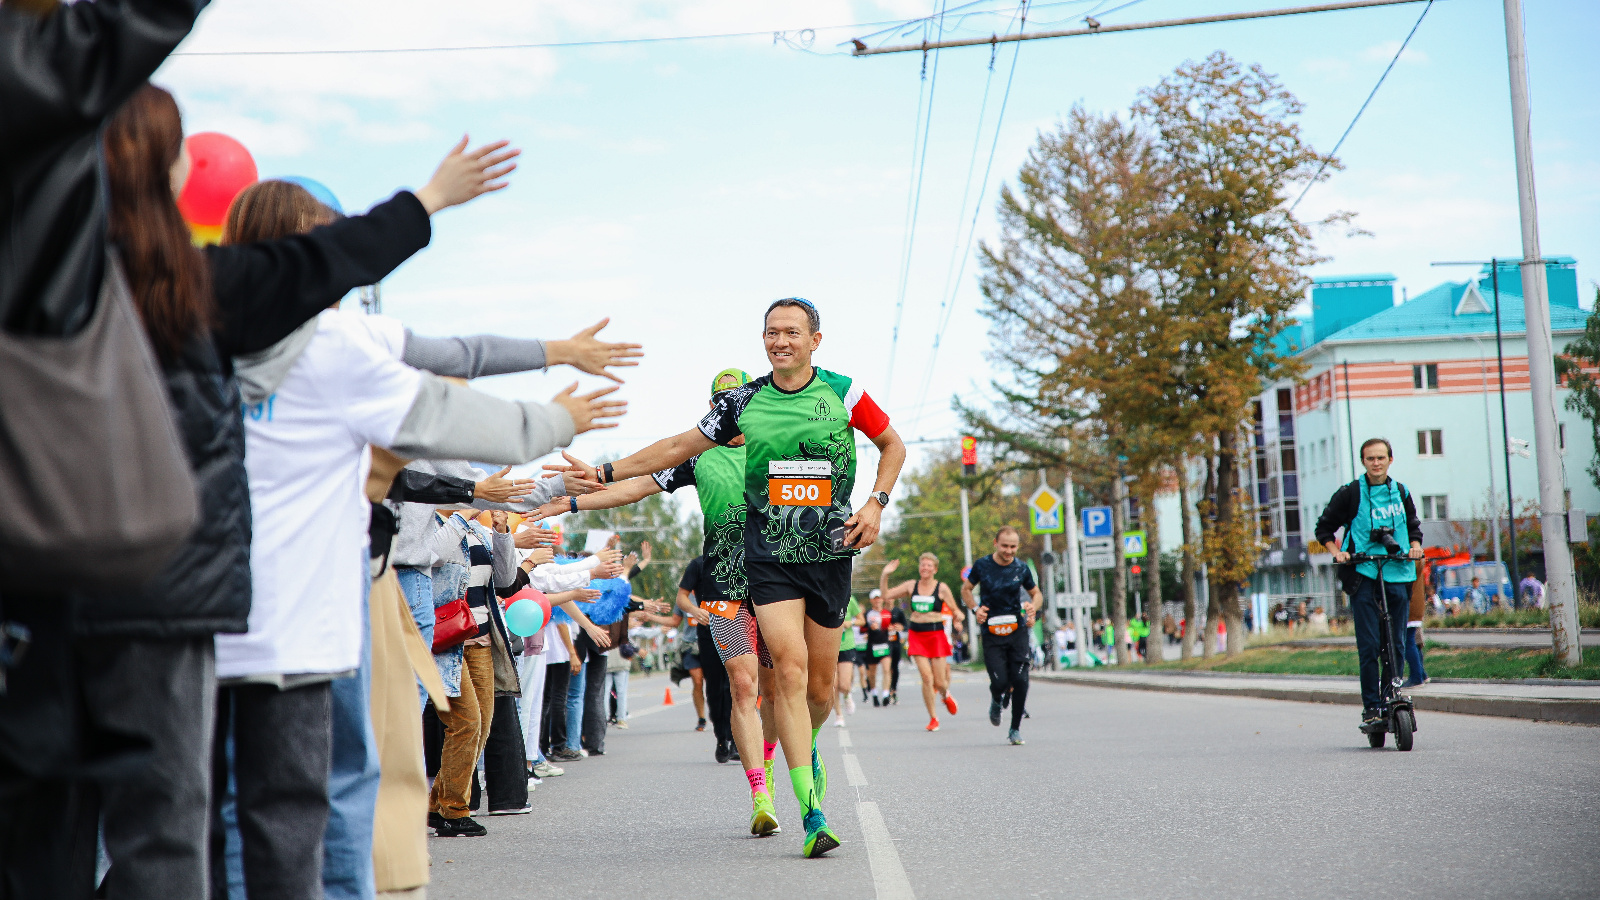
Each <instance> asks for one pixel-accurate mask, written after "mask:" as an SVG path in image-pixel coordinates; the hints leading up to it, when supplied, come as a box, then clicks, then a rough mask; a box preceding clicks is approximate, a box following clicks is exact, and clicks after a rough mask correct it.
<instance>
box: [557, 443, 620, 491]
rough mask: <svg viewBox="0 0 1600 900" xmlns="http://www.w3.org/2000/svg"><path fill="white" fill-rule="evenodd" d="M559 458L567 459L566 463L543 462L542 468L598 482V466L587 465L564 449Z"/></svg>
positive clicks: (601, 485) (602, 486)
mask: <svg viewBox="0 0 1600 900" xmlns="http://www.w3.org/2000/svg"><path fill="white" fill-rule="evenodd" d="M561 458H562V459H564V460H566V461H567V464H566V465H564V466H563V465H556V464H554V463H545V466H544V470H545V471H546V472H559V473H561V474H562V475H563V476H572V475H576V476H577V477H578V478H580V479H582V480H584V481H588V482H593V483H594V484H600V470H599V468H598V467H596V466H591V465H589V464H588V463H586V462H584V461H583V460H581V459H579V458H577V457H576V456H573V455H572V454H571V453H568V452H567V451H565V450H563V451H561ZM600 487H601V488H604V487H605V485H603V484H600Z"/></svg>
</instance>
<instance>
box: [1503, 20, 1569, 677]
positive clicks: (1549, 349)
mask: <svg viewBox="0 0 1600 900" xmlns="http://www.w3.org/2000/svg"><path fill="white" fill-rule="evenodd" d="M1504 2H1505V14H1506V60H1507V63H1508V67H1509V69H1510V74H1511V129H1512V137H1513V144H1514V146H1515V148H1516V159H1517V205H1518V208H1519V210H1520V213H1521V220H1522V298H1523V309H1524V312H1525V313H1526V315H1527V331H1526V334H1527V340H1528V386H1529V388H1530V389H1531V394H1532V396H1531V397H1530V398H1529V399H1530V400H1531V401H1532V402H1533V442H1534V450H1535V458H1536V459H1537V460H1538V464H1539V466H1538V471H1539V521H1540V523H1541V524H1542V525H1543V532H1544V535H1543V536H1544V565H1545V596H1546V597H1547V598H1548V599H1549V601H1550V642H1551V650H1552V652H1553V655H1554V656H1555V658H1556V659H1557V660H1558V661H1559V662H1560V663H1561V664H1562V665H1566V666H1577V665H1578V664H1579V663H1580V662H1582V660H1583V651H1582V649H1581V648H1580V646H1579V638H1578V634H1579V632H1578V589H1577V588H1578V586H1577V579H1576V578H1575V577H1574V573H1573V570H1572V548H1571V545H1569V544H1568V543H1567V522H1566V518H1567V517H1566V505H1567V504H1566V497H1565V496H1564V494H1563V492H1562V484H1563V482H1564V481H1565V479H1564V478H1563V477H1562V471H1561V450H1560V446H1559V443H1558V438H1557V433H1556V391H1555V362H1554V357H1555V350H1554V346H1553V344H1554V340H1553V338H1552V337H1551V334H1550V298H1549V296H1548V294H1547V293H1546V291H1545V270H1544V257H1543V254H1542V253H1540V252H1539V202H1538V196H1537V193H1536V192H1535V190H1534V184H1533V139H1532V136H1531V134H1530V126H1529V114H1528V48H1527V41H1526V36H1525V35H1524V34H1523V31H1522V0H1504ZM1511 552H1512V554H1513V555H1515V553H1516V547H1515V546H1513V547H1512V548H1511ZM1512 589H1513V590H1515V589H1516V585H1512Z"/></svg>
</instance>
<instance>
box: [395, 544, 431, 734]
mask: <svg viewBox="0 0 1600 900" xmlns="http://www.w3.org/2000/svg"><path fill="white" fill-rule="evenodd" d="M394 574H395V576H396V577H397V578H399V579H400V593H402V594H404V595H405V598H406V606H408V607H410V609H411V618H412V619H414V620H416V623H417V629H418V630H419V631H421V632H422V643H423V644H425V645H427V646H429V647H432V646H433V576H431V575H429V574H428V570H427V569H418V568H415V567H413V566H395V569H394ZM417 694H418V695H420V696H421V698H422V705H423V706H424V707H426V706H427V705H428V691H427V689H426V688H424V687H423V686H422V682H421V681H420V680H419V681H418V682H417Z"/></svg>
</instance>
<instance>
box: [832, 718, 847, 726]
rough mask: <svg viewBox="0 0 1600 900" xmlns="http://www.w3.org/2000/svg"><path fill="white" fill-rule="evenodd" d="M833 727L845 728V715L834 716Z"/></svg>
mask: <svg viewBox="0 0 1600 900" xmlns="http://www.w3.org/2000/svg"><path fill="white" fill-rule="evenodd" d="M833 727H835V728H843V727H844V716H834V717H833Z"/></svg>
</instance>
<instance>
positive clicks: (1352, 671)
mask: <svg viewBox="0 0 1600 900" xmlns="http://www.w3.org/2000/svg"><path fill="white" fill-rule="evenodd" d="M1422 664H1423V666H1424V667H1425V668H1426V669H1427V670H1428V675H1429V677H1431V678H1471V679H1481V680H1492V681H1514V680H1517V679H1520V678H1570V679H1573V680H1578V681H1594V680H1600V647H1585V648H1583V662H1582V663H1580V664H1579V665H1578V666H1576V667H1574V668H1567V667H1566V666H1562V665H1559V664H1557V663H1556V661H1555V659H1554V658H1553V656H1552V655H1551V653H1550V651H1548V650H1537V649H1532V648H1525V647H1524V648H1516V647H1511V648H1503V649H1501V648H1478V647H1442V646H1439V645H1438V644H1433V643H1432V642H1429V643H1428V644H1424V646H1423V663H1422ZM1146 668H1150V669H1174V670H1179V671H1204V672H1251V673H1257V674H1264V675H1349V676H1354V675H1357V674H1359V673H1360V668H1359V665H1358V664H1357V662H1356V651H1355V649H1354V648H1351V647H1328V648H1304V649H1302V648H1275V647H1257V648H1255V649H1251V650H1246V651H1244V652H1243V653H1241V654H1239V655H1238V656H1235V657H1232V658H1231V659H1230V658H1228V657H1224V656H1213V657H1212V658H1210V659H1198V658H1196V659H1191V660H1187V661H1174V662H1166V663H1158V664H1156V665H1153V666H1148V667H1146ZM1129 671H1134V670H1133V669H1131V668H1130V670H1129Z"/></svg>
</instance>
